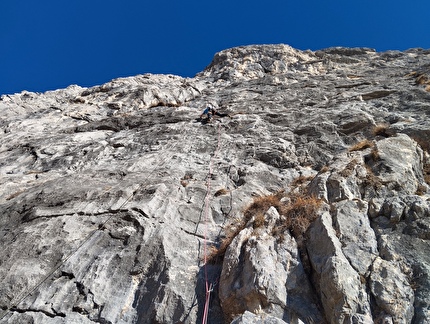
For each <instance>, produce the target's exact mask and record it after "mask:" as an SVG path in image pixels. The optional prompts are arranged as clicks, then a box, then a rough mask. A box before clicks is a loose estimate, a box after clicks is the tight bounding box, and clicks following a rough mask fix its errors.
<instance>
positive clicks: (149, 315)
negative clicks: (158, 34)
mask: <svg viewBox="0 0 430 324" xmlns="http://www.w3.org/2000/svg"><path fill="white" fill-rule="evenodd" d="M429 66H430V51H428V50H423V49H411V50H408V51H404V52H400V51H387V52H382V53H377V52H375V51H374V50H372V49H368V48H329V49H325V50H320V51H316V52H312V51H300V50H296V49H293V48H291V47H290V46H287V45H282V44H280V45H258V46H244V47H238V48H232V49H227V50H224V51H222V52H220V53H217V54H216V55H215V57H214V59H213V61H212V62H211V63H210V64H209V65H208V67H207V68H206V69H205V70H204V71H202V72H200V73H199V74H197V75H196V76H195V77H194V78H182V77H179V76H173V75H150V74H147V75H138V76H134V77H129V78H120V79H116V80H112V81H111V82H108V83H106V84H104V85H100V86H96V87H92V88H82V87H79V86H69V87H68V88H66V89H59V90H56V91H48V92H45V93H31V92H26V91H23V92H21V93H18V94H15V95H3V96H1V99H0V110H1V115H0V132H1V133H2V136H1V137H0V175H1V176H0V243H1V247H2V249H1V251H0V323H2V324H3V323H55V324H56V323H200V322H204V323H219V324H221V323H363V324H364V323H427V322H430V298H429V296H430V279H429V278H430V243H429V240H430V191H429V190H430V188H429V184H430V156H429V152H430V145H429V143H430V131H429V130H430V122H429V118H428V115H429V111H430V104H429V102H430V92H429V91H430V83H429V81H428V80H429V79H430V69H429ZM207 105H212V106H213V107H215V108H217V109H218V111H219V112H220V113H224V114H228V116H224V117H221V116H215V117H214V118H213V120H212V121H211V122H209V123H206V122H205V121H200V120H198V119H197V118H198V117H199V116H200V114H201V113H202V111H203V109H204V108H205V107H206V106H207ZM275 198H276V199H275ZM278 198H279V199H278ZM256 202H259V203H260V209H261V208H262V210H260V209H259V210H258V212H257V210H256V209H253V206H255V204H256ZM313 205H315V206H318V208H317V209H311V208H310V207H312V206H313Z"/></svg>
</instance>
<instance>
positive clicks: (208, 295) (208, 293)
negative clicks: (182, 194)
mask: <svg viewBox="0 0 430 324" xmlns="http://www.w3.org/2000/svg"><path fill="white" fill-rule="evenodd" d="M220 138H221V124H218V143H217V147H216V148H215V151H214V154H213V155H212V157H211V159H210V161H209V173H208V180H207V190H206V197H205V229H204V241H203V249H204V272H205V290H206V293H205V294H206V296H205V307H204V309H203V318H202V324H207V321H208V314H209V303H210V298H211V292H212V290H213V285H212V283H209V278H208V271H207V257H208V253H207V236H208V220H209V207H210V197H211V180H212V165H213V162H214V160H215V159H216V157H217V155H218V151H219V149H220V146H221V145H220V144H221V141H220Z"/></svg>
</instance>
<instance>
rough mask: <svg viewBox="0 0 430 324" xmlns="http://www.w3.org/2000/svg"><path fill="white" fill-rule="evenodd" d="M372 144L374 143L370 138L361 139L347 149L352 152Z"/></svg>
mask: <svg viewBox="0 0 430 324" xmlns="http://www.w3.org/2000/svg"><path fill="white" fill-rule="evenodd" d="M374 145H375V144H374V143H373V142H372V141H370V140H368V139H365V140H362V141H360V142H358V143H356V144H354V145H353V146H351V147H350V148H349V149H348V151H349V152H353V151H362V150H364V149H367V148H369V147H373V146H374Z"/></svg>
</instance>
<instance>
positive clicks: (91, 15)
mask: <svg viewBox="0 0 430 324" xmlns="http://www.w3.org/2000/svg"><path fill="white" fill-rule="evenodd" d="M278 43H284V44H288V45H291V46H293V47H295V48H298V49H302V50H305V49H311V50H316V49H321V48H326V47H331V46H348V47H362V46H363V47H371V48H374V49H376V50H377V51H385V50H389V49H393V50H405V49H408V48H412V47H422V48H430V1H428V0H407V1H399V0H393V1H382V0H372V1H371V0H361V1H349V0H308V1H298V0H294V1H292V0H264V1H261V0H260V1H256V0H247V1H242V0H240V1H238V0H218V1H204V0H200V1H196V0H180V1H179V0H154V1H151V2H150V1H147V0H121V1H120V0H115V1H113V0H72V1H61V0H60V1H59V0H55V1H54V0H37V1H35V0H1V1H0V94H10V93H15V92H20V91H22V90H28V91H36V92H44V91H47V90H52V89H58V88H65V87H67V86H68V85H70V84H78V85H80V86H84V87H88V86H94V85H99V84H103V83H105V82H108V81H110V80H111V79H114V78H117V77H124V76H133V75H137V74H143V73H163V74H166V73H172V74H177V75H181V76H185V77H192V76H194V75H195V74H196V73H197V72H200V71H202V70H203V69H204V68H205V67H206V66H207V65H208V64H209V63H210V61H211V60H212V57H213V55H214V54H215V53H216V52H218V51H221V50H223V49H226V48H230V47H234V46H240V45H250V44H278Z"/></svg>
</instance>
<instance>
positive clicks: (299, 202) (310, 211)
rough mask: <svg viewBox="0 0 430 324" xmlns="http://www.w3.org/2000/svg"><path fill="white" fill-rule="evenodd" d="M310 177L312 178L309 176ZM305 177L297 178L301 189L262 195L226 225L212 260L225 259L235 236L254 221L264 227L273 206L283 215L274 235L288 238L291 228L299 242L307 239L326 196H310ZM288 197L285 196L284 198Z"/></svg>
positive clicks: (210, 256)
mask: <svg viewBox="0 0 430 324" xmlns="http://www.w3.org/2000/svg"><path fill="white" fill-rule="evenodd" d="M307 180H309V178H307ZM302 181H303V178H302V179H299V180H297V181H295V182H293V183H294V184H295V185H296V186H299V190H298V191H295V192H294V193H293V192H290V193H289V194H286V193H285V191H284V190H281V191H278V192H276V193H274V194H270V195H265V196H259V197H256V198H254V200H253V202H252V203H251V204H250V205H249V206H248V207H247V208H246V209H245V210H244V212H243V217H242V218H240V219H236V220H235V222H234V224H231V225H230V226H227V227H226V231H225V237H224V238H223V239H222V240H221V242H220V245H219V247H218V248H213V249H212V250H211V253H210V255H209V256H208V260H209V262H211V263H218V262H222V260H223V258H224V255H225V252H226V250H227V248H228V246H229V245H230V244H231V242H232V241H233V239H234V238H235V237H236V236H237V235H238V234H239V232H240V231H241V230H243V229H244V228H245V227H246V226H247V225H248V224H249V222H250V221H252V224H250V225H252V227H253V228H254V229H256V228H261V227H264V226H265V224H266V219H265V214H266V212H267V210H268V209H269V208H270V207H275V208H276V210H277V211H278V213H279V214H280V216H281V217H280V219H279V220H278V222H277V224H276V225H275V227H274V228H273V230H272V235H273V236H274V237H276V238H277V239H278V240H280V241H281V240H283V239H284V237H283V236H284V233H285V231H287V230H289V231H290V232H291V234H292V235H293V236H294V237H295V238H296V239H297V241H298V242H301V241H303V236H304V233H305V232H306V231H307V229H308V227H309V225H310V224H311V223H312V222H313V221H314V220H315V219H316V218H317V217H318V209H319V208H320V207H321V204H322V200H321V199H318V198H315V197H313V196H309V195H307V194H306V192H305V190H303V188H302V187H301V183H302ZM284 198H285V199H284Z"/></svg>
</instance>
